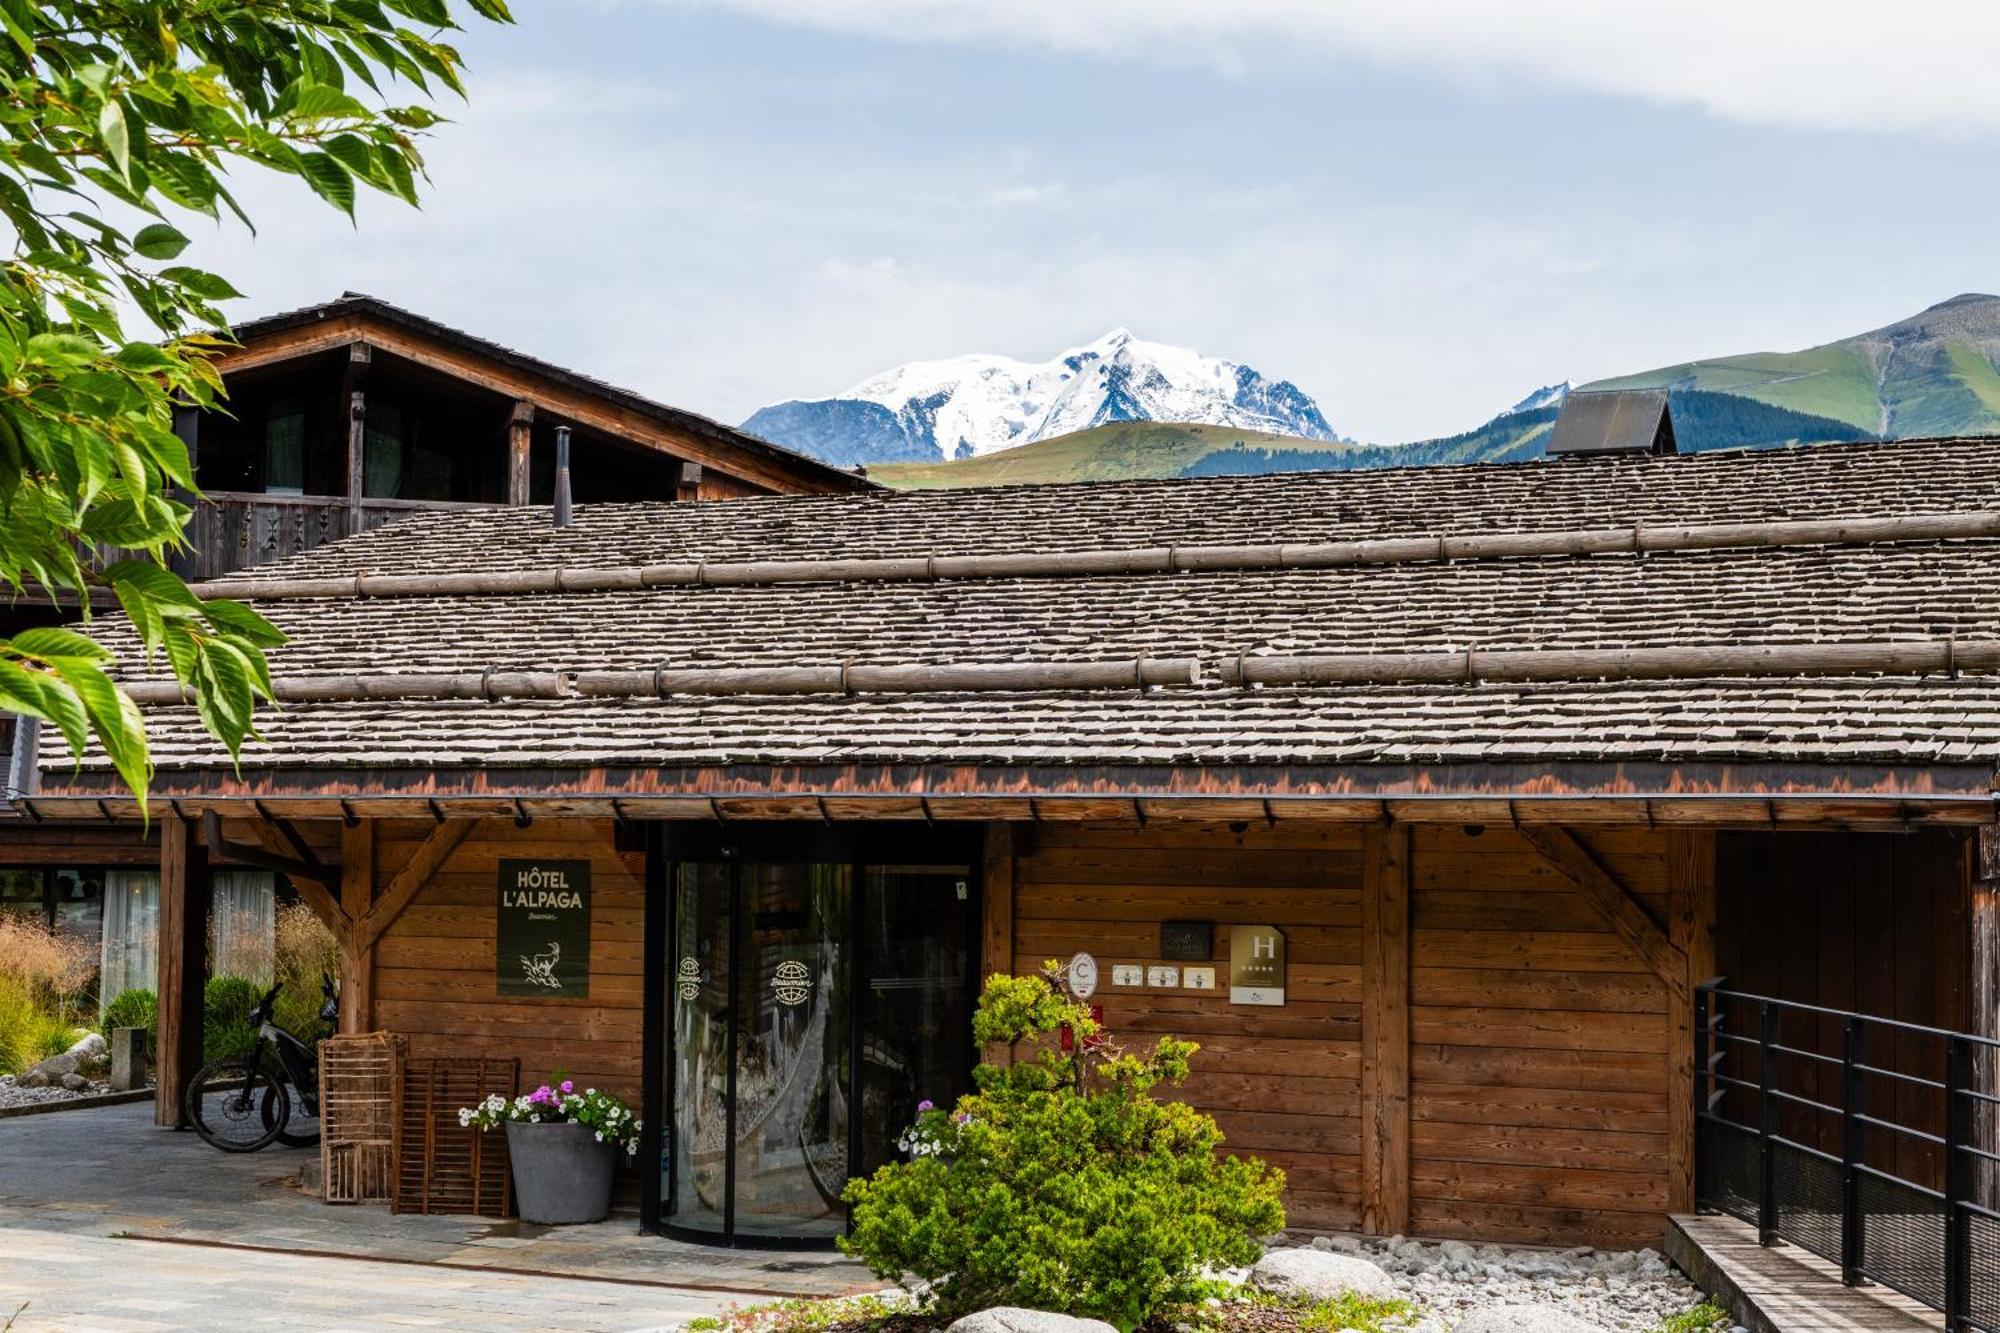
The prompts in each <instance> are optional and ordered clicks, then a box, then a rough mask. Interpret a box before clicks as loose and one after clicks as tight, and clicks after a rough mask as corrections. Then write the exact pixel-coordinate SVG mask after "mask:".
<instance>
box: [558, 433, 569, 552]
mask: <svg viewBox="0 0 2000 1333" xmlns="http://www.w3.org/2000/svg"><path fill="white" fill-rule="evenodd" d="M569 520H570V512H569V427H568V426H557V427H556V526H557V527H559V528H566V527H568V526H569Z"/></svg>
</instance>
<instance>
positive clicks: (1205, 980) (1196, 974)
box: [1181, 967, 1215, 990]
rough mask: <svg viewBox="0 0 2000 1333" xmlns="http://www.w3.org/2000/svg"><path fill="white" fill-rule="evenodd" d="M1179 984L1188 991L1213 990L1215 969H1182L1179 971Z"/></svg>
mask: <svg viewBox="0 0 2000 1333" xmlns="http://www.w3.org/2000/svg"><path fill="white" fill-rule="evenodd" d="M1181 984H1182V985H1183V986H1186V987H1187V988H1188V989H1189V990H1214V989H1215V969H1214V968H1212V967H1184V968H1182V969H1181Z"/></svg>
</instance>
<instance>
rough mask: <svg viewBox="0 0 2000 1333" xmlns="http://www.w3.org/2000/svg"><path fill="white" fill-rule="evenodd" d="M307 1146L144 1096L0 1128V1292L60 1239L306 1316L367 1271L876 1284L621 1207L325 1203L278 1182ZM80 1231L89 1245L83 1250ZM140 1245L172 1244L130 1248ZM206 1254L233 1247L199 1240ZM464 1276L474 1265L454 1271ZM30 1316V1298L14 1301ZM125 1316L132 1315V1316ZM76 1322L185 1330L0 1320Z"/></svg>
mask: <svg viewBox="0 0 2000 1333" xmlns="http://www.w3.org/2000/svg"><path fill="white" fill-rule="evenodd" d="M308 1156H309V1155H308V1154H307V1153H305V1152H300V1151H296V1150H289V1149H285V1148H282V1147H277V1146H273V1147H271V1148H267V1149H265V1150H264V1151H263V1152H258V1153H246V1154H231V1153H221V1152H217V1151H216V1150H215V1149H213V1148H210V1147H209V1146H208V1145H207V1144H205V1143H203V1142H202V1141H201V1140H200V1139H198V1138H196V1137H195V1136H194V1135H193V1134H192V1133H176V1132H174V1131H171V1130H163V1129H158V1128H156V1127H155V1126H154V1125H153V1123H152V1106H151V1104H150V1103H140V1104H135V1105H127V1106H108V1107H94V1108H90V1109H84V1110H74V1111H61V1112H55V1113H52V1114H48V1115H36V1116H25V1117H21V1118H18V1119H8V1120H0V1233H4V1236H5V1240H6V1244H5V1245H4V1247H0V1292H6V1293H11V1292H13V1291H14V1290H15V1285H14V1284H18V1283H21V1282H22V1281H24V1280H26V1279H24V1276H23V1273H22V1271H21V1270H22V1268H23V1266H24V1265H26V1264H28V1263H29V1261H28V1260H26V1259H25V1258H23V1257H22V1256H24V1255H26V1254H28V1253H29V1252H30V1251H31V1250H32V1251H33V1252H35V1253H45V1252H47V1250H48V1248H49V1247H50V1246H51V1245H52V1244H54V1246H55V1249H56V1252H58V1253H60V1252H61V1251H62V1246H61V1244H59V1243H57V1242H59V1241H60V1239H61V1238H62V1237H69V1238H72V1239H73V1240H74V1241H75V1242H76V1249H77V1252H78V1253H90V1254H92V1255H94V1256H100V1257H101V1256H107V1255H108V1254H110V1253H114V1252H115V1253H116V1254H117V1255H119V1256H120V1257H119V1258H118V1259H117V1260H115V1263H116V1264H117V1265H119V1266H121V1271H123V1270H124V1269H129V1268H134V1267H136V1268H137V1269H139V1270H142V1271H151V1270H155V1269H157V1270H159V1271H160V1272H161V1273H162V1274H164V1275H166V1276H163V1278H162V1281H163V1282H164V1283H165V1284H166V1286H167V1288H168V1289H169V1290H182V1289H183V1288H185V1289H187V1290H195V1291H197V1294H198V1287H199V1283H200V1279H199V1278H198V1277H197V1276H196V1275H197V1274H201V1273H213V1274H218V1275H221V1277H222V1278H223V1279H224V1280H226V1279H228V1277H229V1275H230V1274H231V1273H233V1272H236V1271H238V1270H239V1269H240V1270H243V1271H254V1272H259V1273H264V1274H266V1276H267V1279H268V1281H269V1282H270V1283H271V1284H272V1289H273V1290H274V1291H282V1292H289V1293H292V1294H293V1296H288V1297H285V1299H292V1298H293V1297H294V1296H295V1298H296V1300H298V1301H299V1302H302V1304H301V1305H300V1308H301V1309H308V1310H317V1309H319V1308H321V1307H319V1306H317V1305H314V1304H313V1302H314V1301H315V1300H317V1299H319V1297H316V1296H314V1294H313V1293H314V1292H315V1291H320V1292H323V1293H332V1294H333V1295H332V1296H331V1297H329V1298H336V1297H337V1296H338V1294H339V1293H341V1292H348V1293H356V1292H362V1293H365V1292H367V1291H368V1290H370V1289H371V1287H372V1284H374V1283H375V1282H376V1280H377V1279H376V1276H374V1275H378V1274H379V1275H384V1276H383V1277H382V1279H381V1280H382V1281H383V1282H384V1283H386V1284H387V1286H386V1287H385V1289H393V1290H395V1291H397V1292H399V1293H405V1294H407V1293H408V1292H410V1291H411V1290H413V1289H415V1288H426V1289H434V1290H436V1291H439V1292H446V1293H448V1292H451V1291H470V1292H473V1293H481V1292H484V1291H485V1290H486V1284H487V1283H489V1282H490V1283H492V1284H494V1285H493V1289H494V1290H496V1291H514V1290H515V1289H516V1288H517V1287H519V1286H520V1284H519V1283H518V1282H517V1281H516V1276H515V1275H530V1274H546V1275H552V1276H556V1277H561V1278H602V1279H611V1280H612V1281H611V1282H600V1283H598V1284H596V1286H597V1287H601V1288H603V1289H604V1291H605V1292H607V1293H610V1294H608V1295H604V1296H603V1297H602V1299H605V1300H609V1301H614V1302H616V1301H640V1302H643V1300H645V1299H652V1300H655V1301H658V1300H671V1301H678V1302H680V1304H679V1305H677V1306H675V1308H676V1309H680V1308H688V1302H690V1301H697V1302H706V1303H707V1304H704V1305H703V1306H702V1308H707V1307H708V1305H712V1304H715V1303H721V1304H728V1303H730V1302H734V1301H741V1302H745V1303H749V1302H754V1301H757V1300H761V1299H770V1298H772V1297H776V1296H790V1295H833V1294H839V1293H846V1292H853V1291H867V1290H873V1289H875V1288H877V1287H879V1285H880V1284H879V1283H877V1282H875V1281H874V1280H873V1279H871V1278H870V1277H869V1275H868V1273H867V1271H866V1270H865V1269H863V1268H861V1267H860V1266H859V1265H856V1264H854V1263H851V1262H849V1261H848V1260H845V1259H843V1258H841V1257H840V1256H838V1255H835V1254H831V1253H817V1252H790V1251H785V1252H778V1251H762V1250H731V1249H723V1248H718V1247H713V1246H706V1245H690V1244H685V1243H681V1242H676V1241H671V1240H667V1239H665V1238H663V1237H660V1236H651V1235H647V1234H644V1233H642V1232H641V1231H640V1230H639V1228H638V1220H637V1218H636V1217H617V1216H614V1217H613V1218H612V1219H611V1220H609V1221H607V1222H602V1223H599V1224H597V1225H595V1226H586V1227H537V1226H530V1225H526V1224H523V1223H520V1222H515V1221H497V1220H493V1219H488V1218H474V1217H425V1216H416V1215H410V1214H403V1215H395V1214H391V1213H390V1212H389V1210H388V1208H387V1207H386V1206H385V1205H382V1204H362V1205H330V1204H325V1203H321V1202H319V1201H318V1200H316V1199H313V1198H310V1197H307V1196H306V1195H303V1194H300V1193H299V1192H298V1191H297V1190H296V1189H294V1188H292V1187H291V1186H290V1184H288V1181H289V1179H290V1178H292V1177H293V1176H294V1175H295V1174H296V1172H297V1171H298V1169H299V1165H300V1164H301V1163H302V1162H304V1161H306V1160H307V1159H308ZM84 1238H91V1239H90V1241H89V1242H88V1243H85V1241H84ZM114 1238H131V1239H114ZM147 1238H151V1240H154V1241H178V1242H186V1243H182V1244H158V1243H148V1240H147ZM31 1240H32V1241H33V1244H32V1245H30V1244H29V1242H30V1241H31ZM98 1241H102V1242H103V1245H99V1244H97V1243H96V1242H98ZM104 1246H110V1247H111V1249H110V1250H109V1251H107V1250H105V1248H104ZM222 1246H228V1247H248V1248H247V1249H244V1248H217V1247H222ZM253 1250H254V1251H272V1252H277V1253H276V1254H274V1255H267V1254H262V1253H251V1252H250V1251H253ZM17 1251H18V1253H17ZM320 1256H345V1257H347V1259H337V1258H327V1257H320ZM354 1258H367V1259H375V1260H388V1261H392V1262H386V1263H373V1264H369V1265H367V1266H366V1268H367V1271H368V1272H369V1274H370V1275H371V1276H368V1277H367V1278H365V1279H364V1278H362V1277H361V1276H360V1268H359V1267H358V1266H357V1265H355V1264H353V1263H351V1262H348V1261H347V1260H348V1259H354ZM316 1265H317V1266H316ZM467 1269H469V1270H485V1271H484V1272H476V1271H475V1272H473V1273H470V1274H467V1273H463V1272H460V1271H457V1270H467ZM31 1272H32V1269H31ZM344 1273H345V1274H351V1276H342V1274H344ZM503 1275H504V1276H503ZM523 1280H524V1281H525V1280H526V1279H525V1278H524V1279H523ZM635 1283H637V1284H651V1285H653V1286H656V1287H663V1288H674V1289H677V1290H676V1291H674V1292H669V1293H667V1294H666V1295H665V1296H660V1295H658V1294H657V1293H656V1294H655V1295H654V1296H653V1297H646V1296H645V1293H644V1290H643V1289H641V1288H632V1289H630V1290H631V1291H637V1293H638V1294H637V1295H632V1294H629V1292H628V1294H626V1295H619V1294H618V1292H619V1291H621V1290H624V1288H621V1287H620V1286H618V1285H616V1284H635ZM468 1284H469V1285H468ZM63 1285H67V1284H66V1283H65V1284H63ZM145 1285H146V1284H145V1283H144V1282H139V1283H138V1287H139V1290H138V1291H136V1292H135V1293H134V1294H133V1295H132V1296H131V1299H134V1300H146V1299H151V1297H149V1296H147V1295H145V1294H144V1287H145ZM528 1287H532V1288H534V1289H536V1290H539V1289H540V1286H539V1285H538V1283H537V1282H536V1281H528ZM526 1289H527V1288H522V1290H526ZM210 1295H211V1296H213V1295H214V1293H213V1292H212V1291H211V1293H210ZM161 1299H178V1297H170V1296H167V1295H162V1296H161ZM370 1299H371V1300H372V1297H371V1298H370ZM496 1299H497V1298H496ZM223 1304H224V1305H227V1302H226V1301H225V1302H224V1303H223ZM251 1304H254V1302H251ZM46 1308H48V1307H46V1306H43V1305H41V1304H40V1302H39V1299H38V1302H37V1304H36V1305H35V1306H33V1307H31V1309H37V1310H45V1309H46ZM267 1308H268V1307H267ZM370 1308H371V1309H373V1307H372V1306H371V1307H370ZM523 1308H524V1309H525V1308H527V1307H523ZM620 1308H624V1307H620ZM630 1308H631V1309H632V1310H634V1311H639V1310H641V1308H642V1307H641V1306H640V1305H634V1306H631V1307H630ZM9 1313H10V1310H9V1309H8V1308H5V1307H4V1306H0V1329H4V1328H6V1318H7V1315H8V1314H9ZM139 1313H141V1312H139V1311H137V1310H136V1309H135V1310H134V1311H133V1317H134V1318H137V1317H138V1314H139ZM369 1317H371V1318H377V1319H379V1320H381V1321H384V1322H380V1323H372V1324H371V1323H361V1324H354V1325H347V1324H337V1323H336V1324H327V1323H322V1322H320V1321H319V1320H318V1319H317V1318H308V1319H307V1320H306V1321H305V1322H304V1323H303V1324H300V1323H292V1324H290V1325H288V1326H289V1327H292V1328H299V1327H315V1328H316V1327H350V1326H351V1327H369V1328H373V1327H393V1326H402V1325H398V1324H396V1322H395V1318H394V1315H393V1312H392V1311H391V1310H390V1309H389V1308H388V1307H387V1306H386V1305H384V1306H383V1307H381V1308H380V1310H379V1311H377V1312H376V1313H371V1314H370V1316H369ZM635 1317H636V1316H635ZM685 1317H686V1316H685V1315H682V1316H681V1317H680V1318H685ZM406 1322H407V1321H406ZM418 1322H419V1323H421V1322H422V1321H418ZM443 1322H444V1323H446V1324H447V1325H450V1326H455V1327H474V1328H477V1327H487V1326H491V1327H511V1326H512V1325H508V1324H505V1323H492V1324H490V1325H489V1324H488V1322H487V1321H486V1320H485V1319H484V1318H483V1316H482V1315H481V1314H480V1313H479V1312H478V1311H477V1310H476V1309H475V1310H474V1311H473V1312H472V1313H470V1314H468V1315H466V1316H465V1317H464V1318H463V1319H462V1320H461V1321H460V1322H457V1323H453V1321H452V1320H450V1319H446V1320H444V1321H443ZM672 1322H675V1323H678V1322H680V1319H678V1318H677V1319H675V1320H674V1321H672ZM85 1326H88V1327H93V1328H95V1327H105V1328H113V1327H133V1328H139V1327H147V1328H152V1327H187V1326H188V1325H187V1324H185V1323H176V1322H174V1321H173V1320H169V1321H167V1322H166V1323H164V1324H150V1325H149V1324H141V1323H131V1324H118V1323H104V1324H97V1323H91V1324H88V1325H83V1324H70V1325H64V1324H55V1325H36V1324H33V1323H31V1322H28V1320H27V1319H26V1318H25V1317H24V1318H23V1320H22V1321H20V1322H17V1323H16V1324H15V1326H14V1328H15V1330H16V1331H17V1333H18V1331H19V1330H23V1329H27V1328H32V1327H85ZM542 1326H544V1327H548V1326H551V1325H548V1324H546V1323H545V1322H544V1323H543V1325H542ZM558 1326H560V1327H565V1328H567V1327H613V1326H615V1327H627V1326H628V1325H625V1324H618V1325H596V1324H580V1325H571V1324H561V1325H558ZM629 1326H631V1327H646V1326H647V1325H646V1324H644V1323H643V1322H641V1323H639V1324H633V1325H629Z"/></svg>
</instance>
